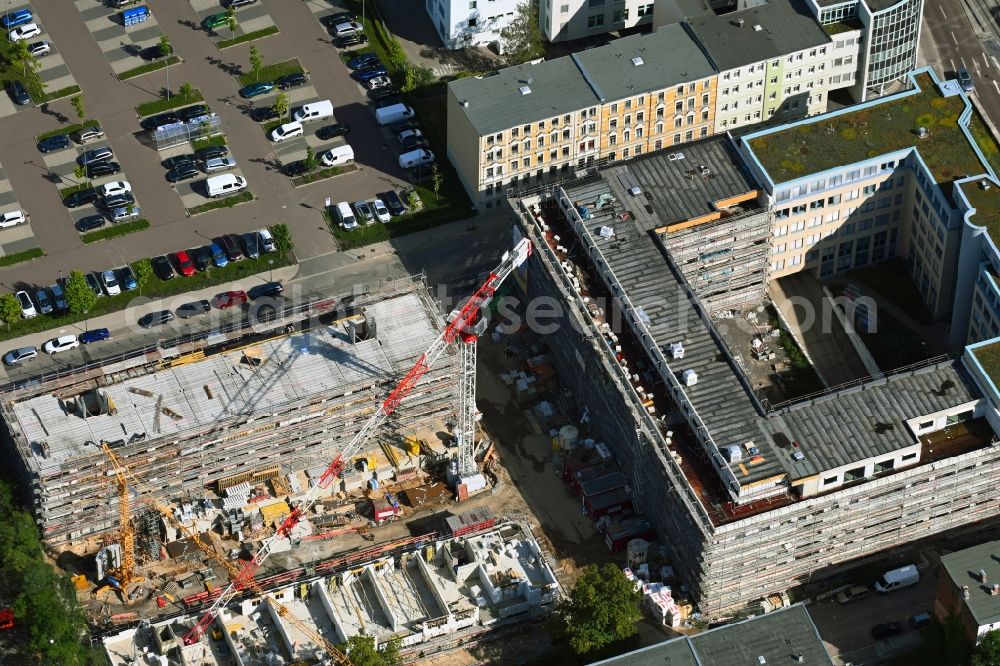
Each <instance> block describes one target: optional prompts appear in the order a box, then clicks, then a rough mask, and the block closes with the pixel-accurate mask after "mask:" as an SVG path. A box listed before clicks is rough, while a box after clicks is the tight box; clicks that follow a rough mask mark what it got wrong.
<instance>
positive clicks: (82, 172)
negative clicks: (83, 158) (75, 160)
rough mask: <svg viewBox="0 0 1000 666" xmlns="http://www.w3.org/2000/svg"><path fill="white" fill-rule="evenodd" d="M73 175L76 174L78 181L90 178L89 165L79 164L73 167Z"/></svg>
mask: <svg viewBox="0 0 1000 666" xmlns="http://www.w3.org/2000/svg"><path fill="white" fill-rule="evenodd" d="M73 175H74V176H76V179H77V181H81V180H89V179H88V178H87V167H85V166H83V165H82V164H77V165H76V166H75V167H73Z"/></svg>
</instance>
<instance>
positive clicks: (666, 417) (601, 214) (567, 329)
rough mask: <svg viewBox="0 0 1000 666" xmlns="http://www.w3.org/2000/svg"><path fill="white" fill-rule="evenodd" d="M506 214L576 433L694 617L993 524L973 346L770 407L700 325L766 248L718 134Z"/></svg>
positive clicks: (981, 387)
mask: <svg viewBox="0 0 1000 666" xmlns="http://www.w3.org/2000/svg"><path fill="white" fill-rule="evenodd" d="M512 203H513V205H514V207H515V210H516V211H517V213H518V215H519V217H520V224H519V226H520V230H521V232H522V233H523V234H524V235H526V236H527V237H528V238H530V239H531V240H532V241H533V243H534V244H535V252H534V253H533V255H532V258H531V260H530V262H529V264H528V269H527V274H526V276H525V278H524V280H523V281H522V287H523V288H524V290H525V291H526V293H527V296H528V297H529V298H531V297H536V296H548V297H552V298H555V299H556V300H557V301H558V302H560V303H561V304H562V306H563V307H562V312H561V315H560V319H559V320H558V322H559V324H560V325H559V326H558V327H557V330H556V331H555V332H554V333H550V334H549V335H548V345H547V346H548V348H549V350H550V351H551V353H552V355H553V357H554V358H555V361H556V366H557V368H558V370H559V374H560V376H562V377H564V378H571V379H565V384H566V386H567V387H568V388H569V389H571V390H572V391H573V393H574V395H575V396H577V398H578V400H579V402H580V408H581V415H580V417H581V418H580V422H581V423H585V424H586V426H585V427H586V429H587V432H586V435H587V436H588V437H592V438H594V439H597V440H601V441H604V442H606V443H607V445H608V446H609V447H610V448H611V449H612V452H613V453H614V455H615V457H616V458H617V460H618V464H619V466H620V467H621V469H622V471H623V472H625V473H626V475H627V476H628V478H629V482H630V485H631V488H632V492H633V494H634V495H633V496H634V500H633V504H634V505H635V506H636V507H641V511H642V512H643V513H644V515H645V516H646V518H647V519H648V520H649V521H650V522H652V523H653V525H654V526H655V528H656V531H657V533H658V536H659V538H660V540H661V542H662V543H663V544H664V545H665V546H666V547H667V548H668V549H669V553H670V557H671V560H672V564H673V567H674V570H675V571H676V573H677V575H679V577H680V578H681V579H682V580H683V581H684V582H685V583H686V584H687V586H688V588H689V589H690V591H691V592H692V594H693V595H694V598H695V600H696V602H697V604H698V606H699V609H700V610H701V612H702V613H703V614H705V615H706V616H707V617H724V616H729V615H733V614H737V613H740V612H741V611H742V610H744V609H745V608H746V607H747V606H748V605H751V604H753V603H755V602H756V601H758V600H760V599H762V598H765V597H768V596H770V595H772V594H775V593H779V592H782V591H784V590H787V589H788V588H791V587H793V586H795V585H797V584H799V583H803V582H805V581H807V580H808V579H810V577H812V578H814V579H821V578H823V577H824V576H827V575H830V574H832V573H835V572H836V571H837V570H839V569H841V568H844V567H845V566H848V563H851V564H854V563H856V562H857V561H858V560H859V559H860V558H863V557H865V556H869V555H873V554H875V553H877V552H878V551H883V550H886V549H889V548H892V547H896V546H899V545H901V544H905V543H908V542H911V541H915V540H918V539H920V538H923V537H927V536H929V535H933V534H937V533H941V532H944V531H946V530H949V529H952V528H958V527H961V526H968V525H970V524H974V523H976V522H978V521H983V520H986V519H991V518H995V517H996V515H997V510H998V508H1000V497H998V495H997V493H996V492H995V488H996V487H997V484H998V482H1000V446H998V440H997V437H996V435H995V434H994V425H991V424H995V423H997V419H996V418H995V415H996V406H997V404H998V403H1000V396H998V395H997V393H996V389H995V388H992V387H993V384H992V383H990V382H989V380H987V379H986V377H985V375H984V374H983V373H982V372H981V368H979V365H978V364H977V362H976V361H975V357H974V352H973V351H972V350H967V351H966V352H965V355H964V357H963V358H962V359H961V360H958V361H948V360H945V359H940V360H939V361H938V362H933V363H926V364H924V365H922V366H920V367H911V368H904V369H901V370H899V371H897V372H895V373H889V374H886V375H881V376H878V377H877V378H874V379H872V380H870V381H867V382H857V383H855V384H854V385H851V386H847V387H838V388H837V389H834V390H830V391H826V392H824V393H822V394H819V395H814V396H811V397H808V398H806V399H803V400H801V401H800V402H797V403H794V404H790V405H787V406H784V407H781V408H775V407H774V406H768V405H765V404H763V403H762V402H761V401H760V400H759V399H758V397H757V395H756V394H755V391H754V387H753V386H752V385H751V382H750V380H749V379H748V376H747V374H746V373H745V372H744V370H743V369H742V367H741V363H739V362H738V360H737V358H736V357H735V355H734V353H733V351H732V350H730V349H729V348H728V347H727V345H726V343H725V341H724V340H723V339H722V337H721V336H720V335H719V331H718V330H717V328H716V325H715V323H714V321H713V315H715V314H717V310H719V309H720V308H729V307H733V305H734V304H736V303H740V304H744V305H754V304H755V303H756V302H758V301H759V300H761V299H762V297H763V294H764V287H765V284H766V281H767V274H766V271H767V267H766V258H767V256H768V254H769V253H770V246H771V244H772V241H771V239H770V231H769V229H768V225H767V223H766V219H767V213H766V211H767V208H768V204H767V200H766V198H765V197H763V196H762V195H759V194H758V188H757V187H756V185H755V184H754V181H753V178H752V176H751V175H750V174H749V172H748V171H747V170H746V169H745V168H744V166H743V163H742V162H741V160H740V158H739V156H738V155H737V153H736V151H735V150H734V149H733V146H732V144H731V140H730V139H728V138H714V139H710V140H706V141H704V142H700V143H696V144H692V145H689V146H685V147H684V154H683V156H682V157H681V156H678V154H676V153H656V154H651V155H648V156H643V157H640V158H636V159H635V160H632V161H631V162H629V163H627V164H624V165H620V166H615V167H613V168H611V169H608V170H606V171H602V172H600V173H599V174H597V175H594V176H591V177H588V178H586V179H582V180H578V181H576V182H574V183H572V184H567V185H566V186H563V187H555V188H551V189H547V190H544V191H542V192H540V193H539V194H537V195H534V196H530V197H527V198H524V199H520V200H518V201H513V202H512ZM727 225H728V226H727ZM717 232H720V233H723V234H724V235H728V236H729V238H730V240H729V242H727V243H723V244H722V245H721V246H720V247H718V248H716V247H715V246H714V245H713V244H714V243H715V240H717V239H718V238H721V237H720V236H717V235H716V233H717ZM721 250H724V251H725V256H726V257H727V258H726V259H725V261H723V262H722V263H721V264H719V263H718V261H717V260H718V259H719V258H720V257H722V256H723V255H722V254H719V255H717V254H715V253H716V252H717V251H721ZM723 279H724V280H731V283H730V284H729V285H726V284H725V282H724V281H721V280H723ZM716 285H721V286H722V287H723V288H722V289H721V290H719V289H716ZM727 290H732V292H731V293H732V295H731V297H730V296H729V295H727V293H728V292H727ZM749 310H750V312H752V311H753V310H754V309H753V308H750V309H749ZM746 312H747V310H743V311H741V314H738V315H737V316H741V315H745V314H746ZM550 321H551V320H547V321H546V323H549V322H550ZM582 434H583V433H581V435H582Z"/></svg>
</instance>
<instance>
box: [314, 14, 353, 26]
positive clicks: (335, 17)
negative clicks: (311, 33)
mask: <svg viewBox="0 0 1000 666" xmlns="http://www.w3.org/2000/svg"><path fill="white" fill-rule="evenodd" d="M356 18H357V17H356V16H355V15H354V14H352V13H351V12H337V13H336V14H330V15H329V16H324V17H322V18H321V19H320V20H319V22H320V23H322V24H323V25H324V26H326V27H327V28H336V27H337V26H338V25H340V24H341V23H347V22H348V21H353V20H355V19H356Z"/></svg>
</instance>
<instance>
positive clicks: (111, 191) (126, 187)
mask: <svg viewBox="0 0 1000 666" xmlns="http://www.w3.org/2000/svg"><path fill="white" fill-rule="evenodd" d="M131 191H132V184H131V183H129V182H128V181H127V180H112V181H110V182H107V183H104V184H103V185H101V189H100V192H101V196H102V197H105V198H106V197H115V196H118V195H119V194H126V193H129V192H131Z"/></svg>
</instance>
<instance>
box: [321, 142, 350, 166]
mask: <svg viewBox="0 0 1000 666" xmlns="http://www.w3.org/2000/svg"><path fill="white" fill-rule="evenodd" d="M320 161H322V162H323V165H324V166H339V165H341V164H347V163H348V162H353V161H354V149H353V148H351V146H350V145H348V144H344V145H343V146H334V147H333V148H331V149H330V150H328V151H326V152H325V153H323V155H322V156H321V157H320Z"/></svg>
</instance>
